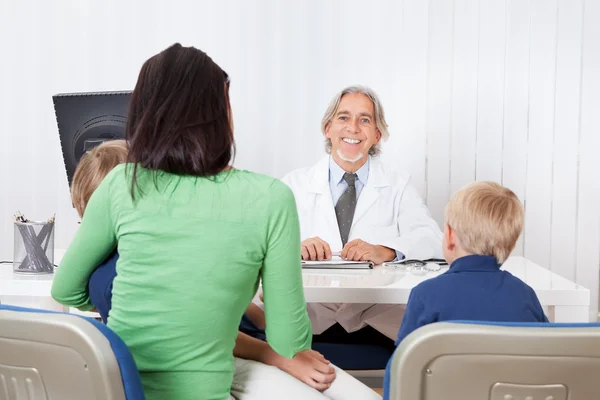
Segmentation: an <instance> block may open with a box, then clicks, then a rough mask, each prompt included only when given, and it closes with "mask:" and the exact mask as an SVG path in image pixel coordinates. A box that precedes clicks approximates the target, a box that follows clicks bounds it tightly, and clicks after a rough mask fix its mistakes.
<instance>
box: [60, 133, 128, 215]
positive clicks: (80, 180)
mask: <svg viewBox="0 0 600 400" xmlns="http://www.w3.org/2000/svg"><path fill="white" fill-rule="evenodd" d="M127 151H128V150H127V142H126V141H125V140H110V141H108V142H104V143H102V144H100V145H98V146H96V147H94V148H93V149H92V150H90V151H88V152H87V153H85V154H84V155H83V157H81V160H79V164H77V168H76V169H75V175H73V184H72V185H71V200H72V201H73V206H74V207H75V208H76V209H77V212H78V213H79V216H80V217H82V216H83V212H84V211H85V207H86V206H87V203H88V201H89V200H90V197H92V193H94V190H96V189H97V188H98V186H99V185H100V182H102V179H104V177H105V176H106V175H108V173H109V172H110V171H111V170H112V169H113V168H114V167H116V166H117V165H119V164H123V163H125V162H126V161H127Z"/></svg>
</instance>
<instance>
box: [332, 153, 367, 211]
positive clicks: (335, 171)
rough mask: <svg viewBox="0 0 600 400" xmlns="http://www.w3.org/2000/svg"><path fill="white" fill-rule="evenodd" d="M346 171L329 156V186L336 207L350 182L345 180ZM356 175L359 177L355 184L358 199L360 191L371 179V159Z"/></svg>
mask: <svg viewBox="0 0 600 400" xmlns="http://www.w3.org/2000/svg"><path fill="white" fill-rule="evenodd" d="M345 173H346V171H344V170H343V169H342V167H340V166H339V165H337V164H336V162H335V161H333V158H331V157H329V188H330V189H331V199H332V200H333V205H334V207H335V205H336V204H337V202H338V200H339V199H340V197H342V194H344V192H345V191H346V189H348V183H347V182H346V181H345V180H344V174H345ZM356 175H357V177H358V179H356V180H355V181H354V186H355V187H356V200H357V201H358V196H360V192H362V189H363V187H365V185H366V184H367V180H368V179H369V160H367V162H366V163H365V165H363V166H362V167H360V169H359V170H358V171H356Z"/></svg>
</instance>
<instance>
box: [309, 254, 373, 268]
mask: <svg viewBox="0 0 600 400" xmlns="http://www.w3.org/2000/svg"><path fill="white" fill-rule="evenodd" d="M373 266H374V264H373V263H372V262H370V261H346V260H342V259H341V258H339V257H335V256H334V257H333V258H332V259H331V260H323V261H302V269H372V268H373Z"/></svg>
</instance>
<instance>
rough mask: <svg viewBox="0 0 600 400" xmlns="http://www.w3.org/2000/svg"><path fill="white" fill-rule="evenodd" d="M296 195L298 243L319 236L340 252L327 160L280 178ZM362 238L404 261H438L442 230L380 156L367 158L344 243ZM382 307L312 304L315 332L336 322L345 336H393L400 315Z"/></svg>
mask: <svg viewBox="0 0 600 400" xmlns="http://www.w3.org/2000/svg"><path fill="white" fill-rule="evenodd" d="M282 181H283V182H285V183H286V184H287V185H288V186H289V187H290V188H291V189H292V191H293V192H294V196H295V198H296V203H297V207H298V215H299V217H300V231H301V238H302V240H305V239H308V238H311V237H314V236H318V237H320V238H321V239H323V240H325V241H326V242H327V243H329V246H330V247H331V251H333V252H335V251H341V250H342V241H341V238H340V232H339V228H338V224H337V219H336V216H335V208H334V204H333V200H332V198H331V190H330V186H329V156H327V157H325V158H323V159H322V160H321V161H319V162H318V163H317V164H315V165H314V166H312V167H309V168H301V169H298V170H295V171H292V172H290V173H289V174H287V175H286V176H285V177H283V179H282ZM354 239H361V240H364V241H366V242H368V243H371V244H377V245H382V246H386V247H389V248H392V249H394V250H397V251H400V252H402V253H403V254H404V255H405V256H406V257H407V258H417V259H426V258H432V257H435V258H441V257H443V255H442V246H441V244H442V232H441V231H440V228H439V226H438V224H437V223H436V222H435V221H434V220H433V219H432V218H431V215H430V213H429V211H428V209H427V207H426V206H425V204H423V201H422V200H421V198H420V196H419V194H418V193H417V191H416V190H415V189H414V188H413V187H412V186H411V185H409V177H408V174H402V173H399V172H397V171H395V170H393V169H391V168H390V167H388V166H387V165H385V164H384V163H383V162H381V161H380V160H379V159H378V158H375V157H370V164H369V178H368V180H367V184H366V185H365V186H364V187H363V189H362V191H361V192H360V196H359V198H358V202H357V203H356V210H355V212H354V219H353V221H352V227H351V228H350V233H349V236H348V241H351V240H354ZM400 308H401V307H400V306H392V305H386V304H380V305H372V304H329V303H328V304H310V305H309V310H308V311H309V315H310V317H311V322H312V324H313V333H315V334H320V333H322V332H323V331H325V330H326V329H327V328H329V327H330V326H332V325H334V324H335V323H336V322H338V323H339V324H340V325H342V326H343V327H344V328H345V329H346V330H347V331H348V332H353V331H356V330H358V329H361V328H363V327H364V326H365V325H367V324H368V325H371V326H372V327H373V328H375V329H377V330H379V331H380V332H382V333H383V334H385V335H387V336H389V337H391V338H395V337H396V334H397V333H398V328H399V327H400V322H401V319H402V315H403V311H402V309H400Z"/></svg>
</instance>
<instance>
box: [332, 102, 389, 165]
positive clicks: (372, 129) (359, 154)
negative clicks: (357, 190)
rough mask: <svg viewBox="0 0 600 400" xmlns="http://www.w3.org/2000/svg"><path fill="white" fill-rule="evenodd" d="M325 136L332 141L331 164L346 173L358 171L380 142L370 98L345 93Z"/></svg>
mask: <svg viewBox="0 0 600 400" xmlns="http://www.w3.org/2000/svg"><path fill="white" fill-rule="evenodd" d="M325 137H327V139H329V140H330V141H331V156H332V157H333V159H334V161H335V162H336V163H337V164H338V165H339V166H340V167H342V169H344V170H345V171H346V172H356V171H358V169H360V167H362V166H363V165H364V164H365V162H366V161H367V158H368V155H369V150H371V148H372V147H373V146H375V145H376V144H377V143H379V140H380V139H381V132H380V131H379V129H378V128H377V124H376V121H375V110H374V105H373V102H372V101H371V99H370V98H369V97H367V96H366V95H364V94H362V93H348V94H345V95H344V96H343V97H342V98H341V100H340V103H339V106H338V107H337V109H336V111H335V113H334V114H333V116H332V118H331V120H330V122H329V123H328V124H327V125H326V126H325Z"/></svg>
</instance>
